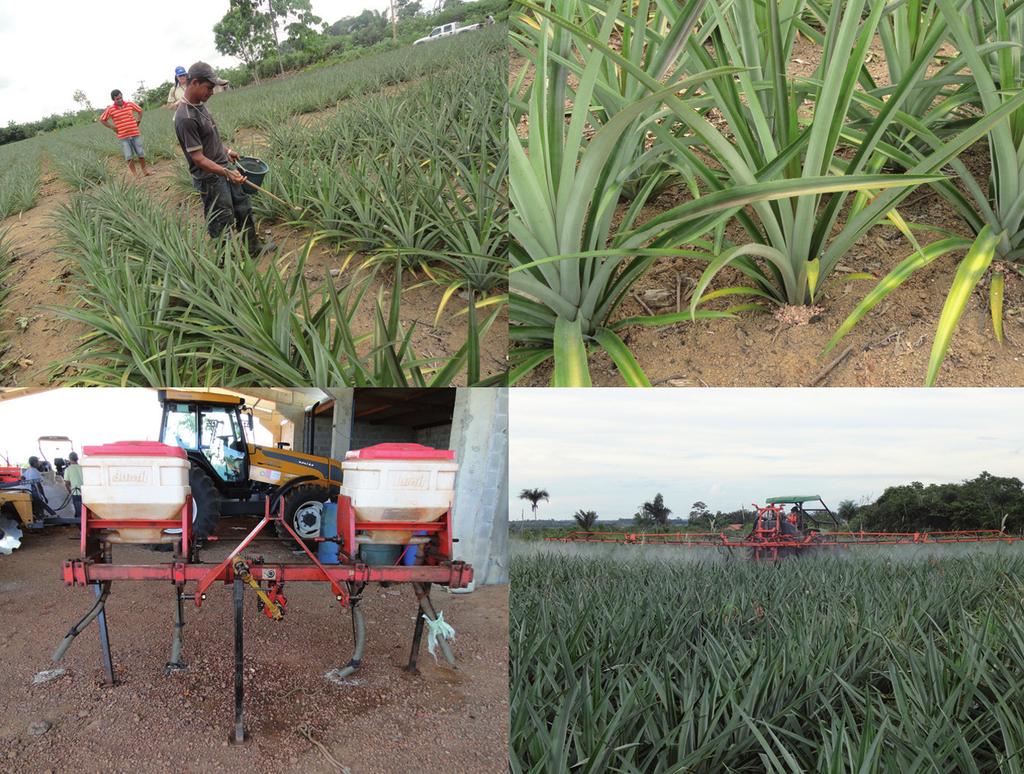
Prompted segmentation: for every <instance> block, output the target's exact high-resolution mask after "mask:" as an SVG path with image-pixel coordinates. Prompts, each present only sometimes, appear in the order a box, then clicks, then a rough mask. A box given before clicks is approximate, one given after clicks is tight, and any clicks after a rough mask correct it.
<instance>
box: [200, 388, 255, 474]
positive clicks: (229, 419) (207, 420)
mask: <svg viewBox="0 0 1024 774" xmlns="http://www.w3.org/2000/svg"><path fill="white" fill-rule="evenodd" d="M199 450H200V451H201V452H202V453H203V455H204V456H205V457H206V459H208V460H209V461H210V464H211V465H212V466H213V469H214V470H216V471H217V473H218V475H220V477H221V478H222V479H223V480H224V481H227V482H235V481H242V480H244V479H245V476H246V471H245V436H244V435H243V434H242V425H241V423H240V422H239V421H238V413H237V411H231V410H226V409H225V408H224V407H223V406H200V407H199Z"/></svg>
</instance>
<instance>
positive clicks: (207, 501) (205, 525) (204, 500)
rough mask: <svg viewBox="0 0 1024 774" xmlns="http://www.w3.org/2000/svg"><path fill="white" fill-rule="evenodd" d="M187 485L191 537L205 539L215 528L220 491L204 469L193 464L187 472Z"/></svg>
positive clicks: (218, 510) (218, 511) (218, 513)
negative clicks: (189, 502) (190, 494)
mask: <svg viewBox="0 0 1024 774" xmlns="http://www.w3.org/2000/svg"><path fill="white" fill-rule="evenodd" d="M188 485H189V487H190V488H191V489H192V538H193V540H205V539H206V538H208V537H210V535H212V534H213V533H214V532H215V531H216V529H217V519H219V518H220V492H218V491H217V487H215V486H214V485H213V479H211V478H210V476H209V475H208V474H207V473H206V471H205V470H203V469H202V468H198V467H195V466H193V467H192V468H191V469H190V470H189V472H188Z"/></svg>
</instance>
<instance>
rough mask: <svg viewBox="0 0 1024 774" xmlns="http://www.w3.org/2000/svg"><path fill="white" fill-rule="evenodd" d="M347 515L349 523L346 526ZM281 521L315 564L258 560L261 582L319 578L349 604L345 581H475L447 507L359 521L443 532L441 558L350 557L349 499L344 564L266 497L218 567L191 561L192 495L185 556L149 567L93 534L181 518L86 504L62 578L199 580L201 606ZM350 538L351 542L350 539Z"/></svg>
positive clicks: (79, 581) (343, 507)
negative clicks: (391, 561) (107, 515)
mask: <svg viewBox="0 0 1024 774" xmlns="http://www.w3.org/2000/svg"><path fill="white" fill-rule="evenodd" d="M343 515H347V516H345V518H348V519H349V522H350V523H346V524H344V525H343ZM274 521H276V522H279V523H281V524H283V525H284V527H285V529H286V530H287V531H288V532H289V534H290V535H291V536H292V538H294V539H295V541H296V542H297V543H298V544H299V545H300V546H302V548H303V550H304V551H305V552H306V555H307V557H308V558H309V559H310V561H311V562H312V564H292V563H288V564H254V565H252V567H250V569H249V572H250V574H251V575H252V576H253V578H255V579H256V580H257V581H262V580H267V581H276V582H278V583H282V582H284V581H297V582H298V581H320V582H326V583H328V584H329V585H330V587H331V591H332V592H333V593H334V596H335V598H336V599H337V601H338V602H340V603H341V604H342V606H345V605H347V604H348V600H349V595H348V591H347V590H346V589H345V588H344V587H343V586H342V585H341V584H343V583H379V582H387V583H436V584H438V585H443V586H449V587H451V588H456V589H461V588H466V587H468V586H469V584H470V583H471V582H472V580H473V568H472V566H470V565H468V564H466V563H465V562H460V561H454V560H452V559H451V555H452V539H451V511H450V510H449V511H447V512H446V513H445V514H444V516H443V517H442V519H441V520H440V521H438V522H430V523H420V522H404V521H403V522H396V521H389V522H358V528H359V529H360V530H362V529H393V530H403V531H421V532H428V533H433V534H435V535H437V536H438V538H439V540H438V542H439V551H438V552H437V553H439V554H441V556H438V555H435V553H433V552H432V553H431V555H429V556H428V557H426V559H425V562H426V563H425V564H422V565H413V566H391V567H376V566H373V567H371V566H369V565H367V564H364V563H363V562H359V561H353V560H352V559H351V558H350V557H352V556H354V555H355V550H354V549H353V550H352V551H349V550H348V549H349V548H352V547H355V546H356V543H355V526H354V525H355V524H356V522H355V515H354V514H353V513H352V509H351V501H350V500H349V498H347V497H341V498H339V502H338V527H339V531H338V534H339V535H344V536H345V537H343V538H342V542H343V546H342V550H343V553H340V554H339V556H340V557H341V558H342V559H343V563H342V564H339V565H323V564H321V563H320V561H319V560H318V559H317V558H316V555H315V554H314V553H313V552H312V551H311V550H310V549H309V547H308V546H307V545H306V543H305V542H303V541H302V539H301V538H299V536H298V535H297V534H295V532H294V531H293V530H292V529H291V527H290V526H289V525H288V523H287V522H286V521H285V520H284V502H283V501H282V502H281V505H280V508H279V510H278V513H277V514H275V515H273V516H271V514H270V501H269V499H268V500H267V501H266V504H265V507H264V514H263V518H262V519H261V520H260V522H259V523H258V524H257V525H256V526H255V527H254V528H253V529H252V531H250V532H249V534H248V535H246V536H245V538H243V539H242V541H241V542H240V543H239V544H238V545H237V546H236V547H235V548H234V549H233V550H232V551H231V552H230V553H229V554H228V556H227V558H225V559H224V560H223V561H221V562H220V563H218V564H216V565H213V566H211V565H208V564H203V563H197V562H190V561H189V554H190V552H189V550H188V549H187V546H188V545H189V536H190V529H191V525H192V498H191V497H189V498H188V499H187V500H186V502H185V505H183V506H182V509H181V529H182V539H183V542H182V545H183V546H184V547H185V548H183V550H182V552H181V555H180V556H177V557H176V558H175V560H174V561H172V562H165V563H162V564H147V565H117V564H112V563H108V562H106V561H104V558H103V555H102V552H98V551H94V552H93V553H91V554H90V553H89V547H90V545H91V543H90V540H89V539H90V538H92V539H93V540H95V538H96V536H97V535H96V533H98V532H100V531H101V530H105V529H119V528H123V529H133V528H134V529H138V528H154V529H156V528H159V529H167V528H168V527H169V526H170V525H172V524H173V525H175V526H176V522H173V521H169V520H167V519H160V520H158V519H138V520H136V519H98V518H96V516H95V515H94V514H93V513H92V512H91V511H90V510H89V508H88V507H87V506H85V505H84V504H83V506H82V530H81V541H80V549H81V558H78V559H68V560H67V561H65V562H64V565H63V579H64V584H65V585H67V586H86V585H89V584H90V583H98V582H101V581H113V580H159V581H170V582H171V583H174V584H176V585H182V584H185V583H190V582H196V583H197V584H198V585H197V586H196V591H195V595H194V596H195V603H196V606H197V607H198V606H200V605H201V604H202V602H203V597H204V596H205V593H206V591H207V590H208V589H209V588H210V586H212V585H213V584H214V583H215V582H217V581H221V582H223V583H231V582H232V581H233V580H234V579H235V573H234V570H233V569H232V566H231V562H232V560H233V559H234V558H235V557H236V556H238V555H239V554H240V553H242V551H244V550H245V549H246V548H247V547H248V546H249V545H250V544H251V543H252V541H253V540H254V539H255V538H256V536H257V535H259V533H260V532H261V531H262V530H263V529H264V528H265V527H266V526H267V525H268V524H270V523H271V522H274ZM343 526H344V528H345V529H347V528H348V527H349V526H351V527H352V529H351V535H350V536H348V534H349V533H346V532H342V528H343ZM346 541H347V542H346Z"/></svg>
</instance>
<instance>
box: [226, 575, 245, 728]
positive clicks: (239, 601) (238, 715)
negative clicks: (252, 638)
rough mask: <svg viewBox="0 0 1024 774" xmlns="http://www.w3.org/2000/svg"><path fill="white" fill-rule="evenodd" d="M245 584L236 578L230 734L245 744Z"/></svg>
mask: <svg viewBox="0 0 1024 774" xmlns="http://www.w3.org/2000/svg"><path fill="white" fill-rule="evenodd" d="M244 590H245V585H244V584H243V583H242V579H241V578H238V577H236V578H235V727H234V729H233V730H232V731H231V735H230V736H228V741H229V742H230V743H231V744H244V743H245V742H246V741H247V740H248V736H247V735H246V733H245V724H244V722H243V719H242V699H243V697H244V686H243V683H242V678H243V672H242V610H243V607H244V602H245V599H244V597H243V596H242V594H243V592H244Z"/></svg>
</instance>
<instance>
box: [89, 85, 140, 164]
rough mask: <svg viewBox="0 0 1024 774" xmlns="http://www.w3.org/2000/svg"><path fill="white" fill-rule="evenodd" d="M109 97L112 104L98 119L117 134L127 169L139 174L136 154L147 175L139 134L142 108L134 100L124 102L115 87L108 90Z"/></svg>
mask: <svg viewBox="0 0 1024 774" xmlns="http://www.w3.org/2000/svg"><path fill="white" fill-rule="evenodd" d="M110 98H111V99H112V100H114V104H113V105H111V106H110V107H108V108H107V109H106V110H104V111H103V115H101V116H100V118H99V121H100V123H101V124H103V125H104V126H105V127H107V128H108V129H112V130H113V131H114V132H115V133H116V134H117V139H119V140H120V141H121V150H122V151H123V152H124V160H125V161H127V162H128V169H130V170H131V171H132V174H133V175H137V174H139V172H138V170H137V169H135V157H136V156H137V157H138V159H139V164H141V165H142V174H144V175H146V176H147V177H148V176H149V175H150V174H152V173H151V172H150V171H149V170H148V169H146V154H145V152H144V151H143V150H142V137H141V136H140V134H139V124H140V123H142V108H140V107H139V106H138V105H136V104H135V103H134V102H125V101H124V98H123V97H122V96H121V92H120V91H118V90H117V89H114V90H113V91H112V92H110ZM136 115H137V116H138V117H136Z"/></svg>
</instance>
